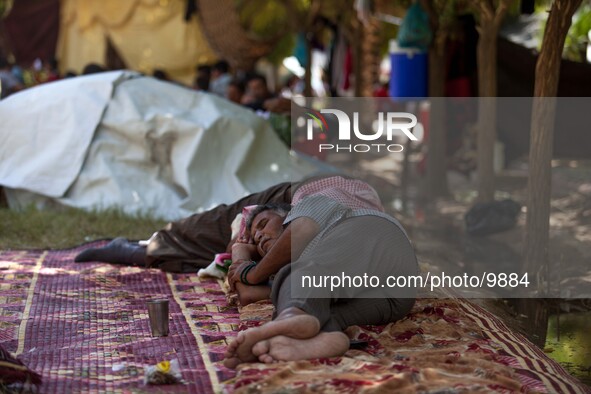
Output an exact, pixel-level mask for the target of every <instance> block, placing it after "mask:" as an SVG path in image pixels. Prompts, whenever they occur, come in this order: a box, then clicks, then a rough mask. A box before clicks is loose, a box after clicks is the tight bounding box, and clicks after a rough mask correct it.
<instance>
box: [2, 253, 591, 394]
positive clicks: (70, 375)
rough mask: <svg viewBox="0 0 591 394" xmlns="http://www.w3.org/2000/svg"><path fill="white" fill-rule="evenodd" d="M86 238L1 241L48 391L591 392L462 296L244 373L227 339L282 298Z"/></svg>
mask: <svg viewBox="0 0 591 394" xmlns="http://www.w3.org/2000/svg"><path fill="white" fill-rule="evenodd" d="M97 244H98V243H97ZM88 246H90V245H86V247H88ZM93 246H96V244H95V245H93ZM80 250H81V248H77V249H71V250H61V251H0V344H1V345H3V347H4V348H6V349H7V350H9V351H11V352H13V353H16V354H17V355H18V357H19V359H20V360H21V361H23V362H24V363H25V364H26V365H27V366H28V367H29V368H31V369H32V370H34V371H36V372H38V373H40V374H41V376H42V379H43V383H42V385H41V386H40V392H42V393H59V394H62V393H71V392H74V393H75V392H84V393H86V392H100V393H102V392H112V393H128V392H182V393H185V392H187V393H212V392H216V393H217V392H221V391H222V390H223V391H224V392H235V393H240V392H247V393H250V392H257V393H276V392H279V391H281V392H311V391H314V392H332V393H382V392H408V393H411V392H457V393H466V392H487V393H488V392H499V393H508V392H550V393H589V392H591V391H590V390H589V388H588V387H586V386H584V385H582V384H580V383H579V382H578V381H577V380H576V379H574V378H573V377H571V376H570V375H569V374H568V373H566V371H565V370H564V369H563V368H562V367H561V366H560V365H558V364H557V363H555V362H554V361H552V360H550V359H549V358H548V357H547V356H546V355H545V354H544V353H543V352H541V351H540V350H539V349H537V348H536V347H535V346H534V345H533V344H531V343H530V342H529V341H527V339H525V338H524V337H523V336H521V335H519V334H516V333H514V332H512V331H511V330H510V329H509V328H508V327H507V326H506V325H505V324H504V323H503V322H502V321H500V320H499V319H498V318H496V317H495V316H493V315H491V314H490V313H488V312H487V311H485V310H484V309H482V308H480V307H478V306H476V305H474V304H472V303H470V302H468V301H465V300H459V299H447V300H446V299H421V300H419V301H418V302H417V305H416V306H415V308H414V309H413V311H412V313H411V315H410V316H409V317H408V318H406V319H404V320H402V321H400V322H397V323H395V324H390V325H388V326H385V327H352V328H350V329H349V334H350V335H351V336H352V337H356V338H359V339H365V340H367V341H368V342H369V346H368V348H367V349H364V350H350V351H349V352H348V353H347V354H346V355H345V356H344V357H339V358H333V359H321V360H310V361H299V362H286V363H277V364H273V365H265V364H245V365H243V366H241V368H240V369H239V372H238V374H237V375H236V373H235V372H234V371H230V370H228V369H226V368H224V367H223V366H222V365H221V360H222V358H223V353H224V351H225V349H226V346H227V342H228V341H229V340H230V339H231V338H233V337H235V335H236V333H237V331H238V328H239V326H240V327H241V329H245V328H247V327H250V326H255V325H259V324H261V323H263V322H264V321H266V320H268V319H269V316H270V311H271V309H272V306H271V305H269V304H268V303H267V304H255V305H251V306H248V307H246V308H243V310H242V311H241V314H240V316H239V314H238V310H237V309H236V308H234V307H230V306H228V304H227V302H226V296H225V294H224V293H223V291H222V290H221V285H220V283H219V282H217V281H214V280H203V281H202V280H200V279H198V278H197V276H196V275H194V274H183V275H171V274H164V273H162V272H160V271H157V270H145V269H140V268H131V267H119V266H112V265H107V264H94V263H93V264H87V263H84V264H77V263H74V262H73V258H74V256H75V255H76V254H77V253H78V252H79V251H80ZM163 297H166V298H168V299H169V300H170V317H171V320H170V335H169V336H168V337H163V338H152V337H151V335H150V330H149V324H148V316H147V309H146V304H145V302H146V301H147V300H149V299H151V298H163ZM172 359H177V360H178V361H179V364H180V366H181V370H182V376H183V383H182V384H177V385H168V386H145V385H144V383H143V375H144V372H143V371H144V368H145V367H146V366H148V365H153V364H155V363H157V362H159V361H162V360H172ZM113 367H115V368H113Z"/></svg>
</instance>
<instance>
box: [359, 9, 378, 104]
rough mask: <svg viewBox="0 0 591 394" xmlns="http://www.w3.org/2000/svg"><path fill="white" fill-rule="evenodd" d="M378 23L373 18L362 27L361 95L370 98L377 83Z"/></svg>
mask: <svg viewBox="0 0 591 394" xmlns="http://www.w3.org/2000/svg"><path fill="white" fill-rule="evenodd" d="M379 46H380V23H379V21H378V20H377V19H375V18H370V20H369V23H368V24H366V25H364V29H363V40H362V44H361V51H362V53H363V57H362V61H363V63H362V64H363V66H362V71H361V95H362V96H363V97H372V96H373V91H374V89H375V86H376V84H377V83H378V81H379V71H380V60H381V59H380V48H379Z"/></svg>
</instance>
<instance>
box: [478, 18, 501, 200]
mask: <svg viewBox="0 0 591 394" xmlns="http://www.w3.org/2000/svg"><path fill="white" fill-rule="evenodd" d="M497 34H498V27H497V26H496V24H495V21H494V20H486V19H483V20H481V24H480V37H479V39H478V95H479V96H480V99H479V102H478V139H477V147H478V167H477V168H478V200H479V201H492V200H494V195H495V173H494V168H493V155H494V147H495V141H496V139H497V119H496V118H497V103H496V95H497Z"/></svg>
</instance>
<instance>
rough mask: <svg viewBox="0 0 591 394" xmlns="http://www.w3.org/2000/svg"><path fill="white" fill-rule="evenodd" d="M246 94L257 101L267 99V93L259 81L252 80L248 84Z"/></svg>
mask: <svg viewBox="0 0 591 394" xmlns="http://www.w3.org/2000/svg"><path fill="white" fill-rule="evenodd" d="M247 91H248V93H249V94H250V95H251V96H253V97H254V98H255V99H257V100H262V99H264V98H266V97H267V95H268V91H267V86H266V85H265V83H264V82H263V81H262V80H260V79H253V80H252V81H249V82H248V85H247Z"/></svg>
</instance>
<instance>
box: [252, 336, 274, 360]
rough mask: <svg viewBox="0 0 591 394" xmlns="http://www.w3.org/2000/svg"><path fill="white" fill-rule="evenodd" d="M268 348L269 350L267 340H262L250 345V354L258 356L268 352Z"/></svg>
mask: <svg viewBox="0 0 591 394" xmlns="http://www.w3.org/2000/svg"><path fill="white" fill-rule="evenodd" d="M269 350H270V344H269V341H267V340H264V341H260V342H257V343H256V344H255V345H254V346H253V347H252V354H254V355H255V356H257V357H259V356H261V355H263V354H266V353H269Z"/></svg>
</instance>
